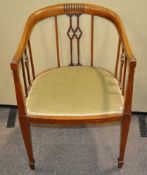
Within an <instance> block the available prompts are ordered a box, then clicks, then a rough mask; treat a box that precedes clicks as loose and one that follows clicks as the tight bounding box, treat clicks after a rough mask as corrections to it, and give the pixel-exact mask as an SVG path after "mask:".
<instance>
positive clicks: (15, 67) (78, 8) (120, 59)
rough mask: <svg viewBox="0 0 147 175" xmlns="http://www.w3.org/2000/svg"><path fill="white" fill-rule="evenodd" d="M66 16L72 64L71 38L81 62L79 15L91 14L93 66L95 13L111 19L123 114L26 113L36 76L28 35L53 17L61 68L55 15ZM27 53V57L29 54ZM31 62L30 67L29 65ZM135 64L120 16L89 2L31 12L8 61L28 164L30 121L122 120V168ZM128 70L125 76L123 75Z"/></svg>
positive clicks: (67, 122)
mask: <svg viewBox="0 0 147 175" xmlns="http://www.w3.org/2000/svg"><path fill="white" fill-rule="evenodd" d="M63 14H65V15H68V16H69V30H70V28H71V30H72V32H73V36H72V37H71V38H70V36H69V34H68V33H67V34H68V36H69V39H70V54H71V63H70V65H74V63H73V56H72V54H73V53H72V52H73V49H72V40H73V38H75V39H76V40H77V55H78V57H77V64H76V65H81V63H80V38H81V36H82V31H81V29H80V16H81V15H83V14H89V15H91V58H90V60H91V61H90V66H93V65H94V63H93V50H94V19H95V17H96V16H100V17H103V18H105V19H108V20H109V21H111V22H112V23H113V24H114V25H115V27H116V29H117V31H118V34H119V41H118V50H117V51H116V53H117V59H116V65H115V77H116V79H117V80H118V83H119V85H120V89H121V91H122V95H124V111H123V112H122V114H114V115H101V116H83V117H81V116H79V117H76V118H74V117H73V116H68V117H65V116H61V117H58V116H28V114H27V113H26V104H25V101H26V100H25V99H26V97H27V96H28V91H29V89H30V88H31V85H32V82H33V80H34V79H35V78H36V76H35V66H34V64H33V54H32V50H31V43H30V36H31V32H32V29H33V27H34V26H35V24H37V22H39V21H41V20H43V19H46V18H48V17H54V20H55V36H56V54H57V67H60V45H59V36H58V20H57V19H58V15H63ZM72 16H76V17H77V28H76V30H74V29H72ZM77 30H79V32H80V36H77V35H76V32H77ZM27 51H28V52H27ZM28 54H29V56H28ZM20 63H21V66H22V75H23V80H24V92H23V88H22V86H23V85H22V83H21V80H20V71H19V65H20ZM29 64H31V66H30V67H31V70H30V68H29ZM135 67H136V60H135V58H134V56H133V53H132V51H131V48H130V46H129V43H128V39H127V36H126V33H125V30H124V27H123V24H122V22H121V20H120V18H119V16H118V15H117V14H116V13H115V12H113V11H111V10H109V9H107V8H104V7H100V6H96V5H91V4H78V3H71V4H68V3H67V4H58V5H53V6H49V7H46V8H43V9H41V10H38V11H36V12H34V13H33V14H32V15H31V16H30V17H29V18H28V21H27V23H26V25H25V29H24V32H23V35H22V38H21V41H20V43H19V46H18V49H17V51H16V54H15V56H14V58H13V59H12V62H11V69H12V71H13V77H14V84H15V91H16V98H17V104H18V112H19V121H20V125H21V130H22V134H23V138H24V142H25V145H26V149H27V153H28V157H29V162H30V167H31V168H32V169H34V168H35V163H34V158H33V151H32V144H31V134H30V123H41V124H47V123H56V124H81V123H84V124H87V123H104V122H118V121H120V122H121V144H120V156H119V159H118V166H119V167H120V168H121V167H122V165H123V161H124V152H125V146H126V141H127V135H128V130H129V124H130V119H131V107H132V95H133V82H134V71H135ZM126 72H127V75H128V76H127V77H126ZM106 100H107V99H106Z"/></svg>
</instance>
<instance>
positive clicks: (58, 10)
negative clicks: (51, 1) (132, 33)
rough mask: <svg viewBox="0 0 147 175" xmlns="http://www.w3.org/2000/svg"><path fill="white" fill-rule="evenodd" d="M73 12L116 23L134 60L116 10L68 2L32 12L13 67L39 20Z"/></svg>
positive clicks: (13, 61) (128, 52) (125, 48)
mask: <svg viewBox="0 0 147 175" xmlns="http://www.w3.org/2000/svg"><path fill="white" fill-rule="evenodd" d="M73 13H76V14H77V13H79V14H91V15H96V16H100V17H103V18H106V19H108V20H109V21H111V22H112V23H113V24H114V25H115V27H116V29H117V31H118V34H119V36H120V39H121V41H122V44H123V47H124V50H125V51H126V54H127V57H128V59H129V60H132V59H133V60H134V56H133V54H132V51H131V48H130V46H129V42H128V39H127V36H126V33H125V30H124V27H123V24H122V22H121V20H120V18H119V16H118V15H117V14H116V13H115V12H113V11H112V10H109V9H107V8H104V7H101V6H97V5H91V4H81V3H66V4H58V5H52V6H48V7H45V8H42V9H40V10H38V11H36V12H34V13H32V15H31V16H30V17H29V18H28V20H27V22H26V25H25V29H24V32H23V35H22V38H21V41H20V43H19V46H18V49H17V52H16V54H15V56H14V58H13V60H12V63H11V66H12V68H15V67H17V64H18V62H19V61H20V58H21V56H22V54H23V50H24V49H25V47H26V44H27V42H28V40H29V37H30V34H31V31H32V28H33V27H34V25H35V24H36V23H37V22H39V21H41V20H43V19H45V18H48V17H51V16H56V15H62V14H73Z"/></svg>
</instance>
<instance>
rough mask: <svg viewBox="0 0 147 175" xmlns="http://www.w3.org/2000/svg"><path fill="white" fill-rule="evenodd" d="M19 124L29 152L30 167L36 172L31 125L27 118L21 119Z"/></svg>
mask: <svg viewBox="0 0 147 175" xmlns="http://www.w3.org/2000/svg"><path fill="white" fill-rule="evenodd" d="M19 123H20V127H21V132H22V136H23V139H24V143H25V147H26V150H27V154H28V158H29V166H30V168H31V169H32V170H34V169H35V160H34V157H33V149H32V139H31V131H30V124H29V122H28V121H27V118H26V117H19Z"/></svg>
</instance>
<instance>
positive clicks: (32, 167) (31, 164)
mask: <svg viewBox="0 0 147 175" xmlns="http://www.w3.org/2000/svg"><path fill="white" fill-rule="evenodd" d="M29 166H30V168H31V170H35V160H33V161H32V162H30V163H29Z"/></svg>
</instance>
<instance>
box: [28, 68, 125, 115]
mask: <svg viewBox="0 0 147 175" xmlns="http://www.w3.org/2000/svg"><path fill="white" fill-rule="evenodd" d="M26 106H27V113H28V114H29V115H43V116H75V117H76V116H89V115H101V114H120V113H122V111H123V97H122V96H121V92H120V88H119V86H118V83H117V80H116V79H115V78H114V77H113V75H112V74H111V73H109V72H107V71H105V70H103V69H100V68H95V67H88V66H76V67H61V68H55V69H51V70H48V71H46V72H44V73H42V74H40V75H39V76H38V77H37V78H36V79H35V81H34V82H33V85H32V88H31V90H30V92H29V95H28V98H27V101H26Z"/></svg>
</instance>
